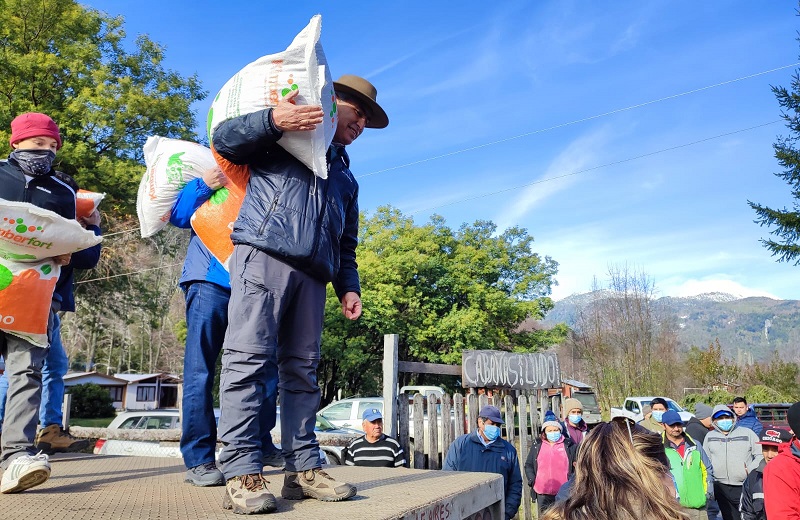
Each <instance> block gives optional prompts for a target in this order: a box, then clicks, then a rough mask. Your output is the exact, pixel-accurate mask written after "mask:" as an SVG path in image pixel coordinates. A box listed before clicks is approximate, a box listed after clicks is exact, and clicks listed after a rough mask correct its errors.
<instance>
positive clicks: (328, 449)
mask: <svg viewBox="0 0 800 520" xmlns="http://www.w3.org/2000/svg"><path fill="white" fill-rule="evenodd" d="M314 432H316V434H317V442H319V449H320V451H322V453H323V456H324V457H325V458H326V459H327V460H326V463H327V464H333V465H340V464H342V463H343V456H342V452H343V451H344V449H345V448H346V447H347V445H348V444H350V442H351V441H352V440H353V439H356V438H358V437H360V436H361V435H362V434H363V433H364V432H362V431H359V430H354V429H352V428H339V427H336V426H334V425H333V424H331V422H330V421H329V420H328V419H326V418H325V417H324V416H323V415H322V414H319V413H318V414H317V422H316V424H315V425H314ZM270 433H271V434H272V442H274V443H275V444H276V445H280V439H281V411H280V407H278V414H277V421H276V422H275V428H273V429H272V431H271V432H270Z"/></svg>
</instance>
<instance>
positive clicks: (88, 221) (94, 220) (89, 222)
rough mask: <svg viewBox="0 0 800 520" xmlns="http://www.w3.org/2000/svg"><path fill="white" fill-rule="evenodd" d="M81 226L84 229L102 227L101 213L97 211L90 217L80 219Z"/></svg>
mask: <svg viewBox="0 0 800 520" xmlns="http://www.w3.org/2000/svg"><path fill="white" fill-rule="evenodd" d="M78 222H80V224H81V226H83V227H84V228H86V227H88V226H99V225H100V212H99V211H97V210H94V211H92V213H91V214H90V215H89V216H88V217H81V218H79V219H78Z"/></svg>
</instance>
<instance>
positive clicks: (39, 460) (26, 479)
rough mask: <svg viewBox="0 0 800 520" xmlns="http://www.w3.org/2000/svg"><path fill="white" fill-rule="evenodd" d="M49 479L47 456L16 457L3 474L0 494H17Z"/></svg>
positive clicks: (39, 454)
mask: <svg viewBox="0 0 800 520" xmlns="http://www.w3.org/2000/svg"><path fill="white" fill-rule="evenodd" d="M48 478H50V462H49V461H48V459H47V455H45V454H43V453H37V454H36V455H23V456H21V457H17V458H16V459H14V460H13V461H11V464H10V465H9V466H8V468H7V469H6V470H5V471H4V472H3V478H2V479H1V480H0V493H19V492H20V491H25V490H26V489H30V488H32V487H34V486H38V485H39V484H42V483H44V482H45V481H46V480H47V479H48Z"/></svg>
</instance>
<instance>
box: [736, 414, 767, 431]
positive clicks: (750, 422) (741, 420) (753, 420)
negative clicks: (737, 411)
mask: <svg viewBox="0 0 800 520" xmlns="http://www.w3.org/2000/svg"><path fill="white" fill-rule="evenodd" d="M736 425H737V426H744V427H745V428H750V429H751V430H753V431H754V432H755V434H756V435H761V430H763V429H764V426H763V425H762V424H761V421H759V420H758V417H756V413H755V412H754V411H753V409H752V408H748V409H747V411H746V412H745V413H744V415H743V416H741V417H737V418H736Z"/></svg>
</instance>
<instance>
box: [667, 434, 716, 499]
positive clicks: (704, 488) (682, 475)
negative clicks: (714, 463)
mask: <svg viewBox="0 0 800 520" xmlns="http://www.w3.org/2000/svg"><path fill="white" fill-rule="evenodd" d="M683 435H684V438H685V439H686V447H685V449H684V452H683V457H681V455H680V453H678V450H677V449H675V448H673V447H672V445H671V444H670V441H669V439H667V435H666V433H662V434H661V438H662V439H663V440H664V451H665V452H666V453H667V458H668V459H669V464H670V471H671V472H672V476H673V477H675V484H676V485H677V486H678V494H679V495H680V502H681V505H682V506H683V507H688V508H691V509H699V508H701V507H705V506H706V499H707V496H708V492H709V489H713V488H710V480H711V471H709V466H710V462H709V461H708V457H706V455H705V453H704V452H703V447H702V446H701V445H700V444H697V443H696V442H694V439H692V438H691V437H690V436H689V435H687V434H686V433H684V434H683Z"/></svg>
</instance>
